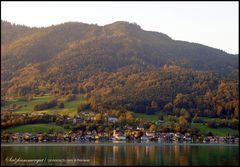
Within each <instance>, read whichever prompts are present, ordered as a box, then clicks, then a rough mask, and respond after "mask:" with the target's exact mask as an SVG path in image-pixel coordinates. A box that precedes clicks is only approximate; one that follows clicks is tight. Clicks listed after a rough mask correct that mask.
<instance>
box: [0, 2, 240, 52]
mask: <svg viewBox="0 0 240 167" xmlns="http://www.w3.org/2000/svg"><path fill="white" fill-rule="evenodd" d="M238 10H239V4H238V2H237V1H235V2H147V1H146V2H74V1H73V2H61V1H59V2H2V1H1V19H2V20H7V21H10V22H12V23H16V24H24V25H27V26H37V27H39V26H49V25H52V24H59V23H63V22H68V21H78V22H84V23H94V24H98V25H105V24H109V23H112V22H115V21H129V22H135V23H137V24H138V25H140V26H141V27H142V29H144V30H151V31H158V32H162V33H165V34H167V35H169V36H170V37H171V38H173V39H177V40H185V41H189V42H197V43H201V44H204V45H208V46H211V47H214V48H219V49H222V50H224V51H226V52H228V53H234V54H236V53H238V52H239V48H238V43H239V38H238V36H239V31H238V29H239V25H238Z"/></svg>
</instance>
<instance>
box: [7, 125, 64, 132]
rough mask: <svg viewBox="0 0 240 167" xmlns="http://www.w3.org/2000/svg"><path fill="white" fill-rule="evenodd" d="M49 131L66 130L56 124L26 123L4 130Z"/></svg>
mask: <svg viewBox="0 0 240 167" xmlns="http://www.w3.org/2000/svg"><path fill="white" fill-rule="evenodd" d="M49 131H53V132H64V131H66V130H65V129H64V128H63V127H61V126H57V125H54V124H28V125H21V126H16V127H12V128H8V129H6V130H5V132H11V133H15V132H22V133H25V132H30V133H48V132H49Z"/></svg>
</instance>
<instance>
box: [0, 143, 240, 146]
mask: <svg viewBox="0 0 240 167" xmlns="http://www.w3.org/2000/svg"><path fill="white" fill-rule="evenodd" d="M174 145H178V146H238V147H239V144H226V143H223V144H221V143H125V142H119V143H1V147H16V146H17V147H18V146H37V147H39V146H65V147H66V146H174Z"/></svg>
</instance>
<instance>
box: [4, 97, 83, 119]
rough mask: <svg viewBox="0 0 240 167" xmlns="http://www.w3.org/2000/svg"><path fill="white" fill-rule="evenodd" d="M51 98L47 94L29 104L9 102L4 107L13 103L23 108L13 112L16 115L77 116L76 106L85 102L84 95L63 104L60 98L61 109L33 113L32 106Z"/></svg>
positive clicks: (18, 101)
mask: <svg viewBox="0 0 240 167" xmlns="http://www.w3.org/2000/svg"><path fill="white" fill-rule="evenodd" d="M52 98H53V96H51V95H49V94H45V95H44V96H38V97H34V98H33V100H32V101H30V102H27V101H20V100H9V101H7V104H6V106H9V105H10V104H13V103H15V104H17V105H22V106H23V107H21V108H20V109H18V110H15V111H14V112H15V113H18V114H22V113H28V112H34V113H46V114H60V115H69V116H74V115H76V114H77V107H78V105H79V104H81V103H83V102H85V101H86V97H85V96H84V95H78V96H77V99H76V100H74V101H70V102H64V99H63V98H62V99H59V100H60V101H63V103H64V108H62V109H60V108H57V107H54V108H51V109H46V110H42V111H33V107H34V105H36V104H37V103H42V102H48V101H50V100H51V99H52Z"/></svg>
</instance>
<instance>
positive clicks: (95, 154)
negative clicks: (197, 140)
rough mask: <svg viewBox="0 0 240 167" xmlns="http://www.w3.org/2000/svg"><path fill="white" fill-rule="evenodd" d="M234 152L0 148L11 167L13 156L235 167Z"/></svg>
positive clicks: (228, 149)
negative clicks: (8, 158)
mask: <svg viewBox="0 0 240 167" xmlns="http://www.w3.org/2000/svg"><path fill="white" fill-rule="evenodd" d="M238 149H239V147H238V146H190V145H157V146H156V145H155V146H151V145H106V146H100V145H91V146H38V147H34V146H16V147H1V153H2V155H1V164H2V165H14V164H12V163H7V162H6V161H5V160H6V158H7V157H13V158H14V157H15V158H21V159H44V158H47V159H65V160H66V159H80V160H81V159H86V160H89V161H87V162H65V163H61V164H59V163H57V162H55V163H46V162H44V163H42V165H238V164H239V159H238V156H239V151H238ZM18 165H20V164H18ZM24 165H33V164H30V163H28V164H24Z"/></svg>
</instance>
